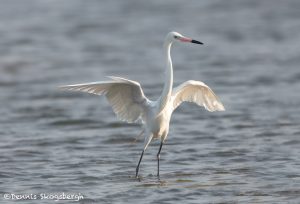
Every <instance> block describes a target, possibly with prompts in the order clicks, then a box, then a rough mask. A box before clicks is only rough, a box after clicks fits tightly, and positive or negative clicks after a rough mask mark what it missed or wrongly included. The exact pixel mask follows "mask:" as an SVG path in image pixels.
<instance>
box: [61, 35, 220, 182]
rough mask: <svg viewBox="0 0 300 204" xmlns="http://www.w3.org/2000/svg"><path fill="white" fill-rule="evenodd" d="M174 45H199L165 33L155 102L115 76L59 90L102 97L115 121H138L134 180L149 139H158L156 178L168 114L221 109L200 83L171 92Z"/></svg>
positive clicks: (135, 84) (168, 121)
mask: <svg viewBox="0 0 300 204" xmlns="http://www.w3.org/2000/svg"><path fill="white" fill-rule="evenodd" d="M175 42H190V43H196V44H203V43H201V42H199V41H197V40H193V39H191V38H187V37H184V36H183V35H181V34H179V33H177V32H170V33H168V34H167V36H166V38H165V41H164V45H163V47H164V55H165V65H166V75H165V83H164V88H163V90H162V94H161V96H160V97H159V98H158V100H156V101H151V100H149V99H148V98H147V97H146V96H145V95H144V92H143V90H142V88H141V85H140V84H139V83H138V82H136V81H132V80H129V79H125V78H121V77H115V76H111V77H109V78H110V79H111V80H109V81H99V82H92V83H84V84H75V85H66V86H61V87H60V88H62V89H64V90H71V91H82V92H88V93H91V94H96V95H105V96H106V98H107V99H108V102H109V103H110V105H111V106H112V109H113V111H114V112H115V114H116V115H117V117H118V118H119V119H121V120H123V121H126V122H128V123H133V122H138V121H141V122H142V124H143V131H142V133H141V134H143V133H145V140H144V148H143V150H142V153H141V156H140V159H139V162H138V165H137V167H136V177H138V172H139V167H140V163H141V161H142V158H143V155H144V152H145V150H146V149H147V147H148V145H149V143H150V142H151V141H152V140H153V139H160V140H161V142H160V147H159V151H158V153H157V176H158V177H159V160H160V152H161V149H162V146H163V144H164V142H165V140H166V138H167V135H168V132H169V123H170V119H171V115H172V113H173V111H174V110H175V109H176V108H177V107H178V106H179V105H180V104H181V103H182V102H185V101H187V102H194V103H196V104H197V105H199V106H203V107H204V108H205V109H206V110H208V111H224V110H225V109H224V106H223V104H222V103H221V101H220V100H219V98H218V97H217V96H216V94H215V93H214V92H213V91H212V90H211V89H210V88H209V87H208V86H207V85H206V84H204V83H203V82H201V81H193V80H189V81H186V82H184V83H182V84H181V85H179V86H178V87H176V88H174V89H173V88H172V86H173V67H172V61H171V55H170V49H171V46H172V44H173V43H175Z"/></svg>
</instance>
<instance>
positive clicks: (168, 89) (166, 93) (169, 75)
mask: <svg viewBox="0 0 300 204" xmlns="http://www.w3.org/2000/svg"><path fill="white" fill-rule="evenodd" d="M171 46H172V41H170V40H169V39H168V38H167V39H166V40H165V43H164V55H165V60H166V61H165V63H166V72H165V85H164V88H163V91H162V94H161V96H160V100H159V101H160V104H159V108H158V113H160V112H161V111H162V110H163V109H164V108H165V107H166V105H167V103H168V101H169V100H170V98H171V94H172V86H173V66H172V60H171V53H170V52H171Z"/></svg>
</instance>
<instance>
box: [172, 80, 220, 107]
mask: <svg viewBox="0 0 300 204" xmlns="http://www.w3.org/2000/svg"><path fill="white" fill-rule="evenodd" d="M172 100H173V110H175V109H176V108H177V107H178V106H179V105H180V104H181V103H182V102H185V101H186V102H193V103H196V104H197V105H199V106H203V107H204V108H205V109H206V110H208V111H211V112H212V111H224V110H225V108H224V106H223V104H222V103H221V101H220V100H219V98H218V97H217V95H216V94H215V93H214V92H213V91H212V90H211V89H210V88H209V87H208V86H207V85H206V84H204V83H203V82H201V81H193V80H189V81H186V82H184V83H182V84H181V85H179V86H178V87H176V88H174V89H173V91H172Z"/></svg>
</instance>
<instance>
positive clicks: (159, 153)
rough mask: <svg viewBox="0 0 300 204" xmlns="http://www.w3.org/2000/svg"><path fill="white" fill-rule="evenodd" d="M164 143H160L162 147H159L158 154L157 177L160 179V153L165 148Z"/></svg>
mask: <svg viewBox="0 0 300 204" xmlns="http://www.w3.org/2000/svg"><path fill="white" fill-rule="evenodd" d="M163 144H164V143H163V142H161V143H160V147H159V150H158V153H157V176H158V177H159V160H160V151H161V148H162V146H163Z"/></svg>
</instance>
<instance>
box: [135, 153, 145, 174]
mask: <svg viewBox="0 0 300 204" xmlns="http://www.w3.org/2000/svg"><path fill="white" fill-rule="evenodd" d="M144 151H145V150H143V151H142V154H141V157H140V160H139V163H138V165H137V167H136V171H135V177H138V173H139V170H140V164H141V161H142V158H143V155H144Z"/></svg>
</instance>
